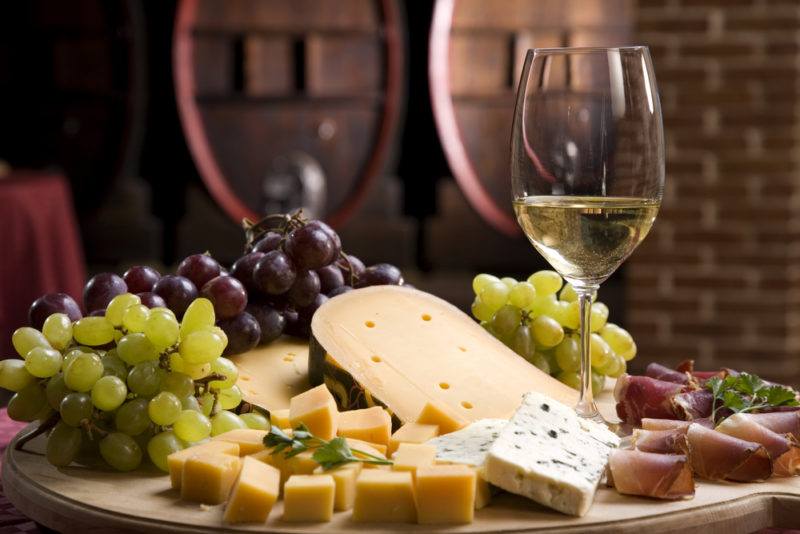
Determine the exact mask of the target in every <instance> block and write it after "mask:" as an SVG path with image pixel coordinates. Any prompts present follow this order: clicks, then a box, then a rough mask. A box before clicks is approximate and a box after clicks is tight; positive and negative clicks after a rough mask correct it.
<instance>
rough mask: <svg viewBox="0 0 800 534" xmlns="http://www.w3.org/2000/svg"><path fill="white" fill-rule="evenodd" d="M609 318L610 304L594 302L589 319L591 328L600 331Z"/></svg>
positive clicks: (593, 330)
mask: <svg viewBox="0 0 800 534" xmlns="http://www.w3.org/2000/svg"><path fill="white" fill-rule="evenodd" d="M607 320H608V306H606V305H605V304H603V303H602V302H595V303H594V304H592V315H591V318H590V319H589V328H590V329H591V331H592V332H598V331H600V330H601V329H602V328H603V327H604V326H605V325H606V321H607Z"/></svg>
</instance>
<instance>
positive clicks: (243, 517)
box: [223, 456, 281, 523]
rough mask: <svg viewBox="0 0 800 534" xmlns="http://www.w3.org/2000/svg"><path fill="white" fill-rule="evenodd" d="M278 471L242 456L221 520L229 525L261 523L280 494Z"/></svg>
mask: <svg viewBox="0 0 800 534" xmlns="http://www.w3.org/2000/svg"><path fill="white" fill-rule="evenodd" d="M280 479H281V474H280V471H278V470H277V469H275V468H274V467H272V466H271V465H267V464H265V463H263V462H259V461H258V460H256V459H254V458H252V457H250V456H245V457H244V458H242V470H241V471H240V473H239V478H238V479H237V480H236V483H235V484H234V485H233V490H232V491H231V495H230V498H229V499H228V504H227V505H226V506H225V514H224V515H223V519H224V520H225V521H227V522H228V523H263V522H264V521H266V520H267V517H268V516H269V513H270V511H271V510H272V506H273V505H274V504H275V501H277V500H278V495H279V494H280Z"/></svg>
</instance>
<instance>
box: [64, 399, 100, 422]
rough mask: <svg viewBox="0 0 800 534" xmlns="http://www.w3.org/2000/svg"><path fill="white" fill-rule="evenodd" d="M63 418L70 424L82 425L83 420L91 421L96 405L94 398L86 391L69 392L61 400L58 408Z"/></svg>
mask: <svg viewBox="0 0 800 534" xmlns="http://www.w3.org/2000/svg"><path fill="white" fill-rule="evenodd" d="M58 411H59V413H60V414H61V420H62V421H64V423H66V424H68V425H69V426H80V425H81V423H82V422H83V421H91V420H92V414H93V413H94V407H93V406H92V398H91V397H90V396H89V395H88V394H86V393H69V394H67V395H65V396H64V398H63V399H62V400H61V405H60V406H59V408H58Z"/></svg>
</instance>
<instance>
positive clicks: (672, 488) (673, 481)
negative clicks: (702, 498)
mask: <svg viewBox="0 0 800 534" xmlns="http://www.w3.org/2000/svg"><path fill="white" fill-rule="evenodd" d="M608 465H609V470H610V472H611V476H610V480H611V481H613V485H614V487H615V488H616V490H617V491H618V492H620V493H622V494H625V495H641V496H643V497H653V498H656V499H682V498H685V497H692V496H694V479H693V478H692V471H691V469H690V467H689V462H688V461H687V459H686V456H683V455H678V454H655V453H651V452H642V451H637V450H623V449H616V450H614V451H612V453H611V456H610V457H609V459H608Z"/></svg>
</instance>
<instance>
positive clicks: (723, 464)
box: [686, 424, 772, 482]
mask: <svg viewBox="0 0 800 534" xmlns="http://www.w3.org/2000/svg"><path fill="white" fill-rule="evenodd" d="M686 438H687V444H688V453H689V460H690V462H691V465H692V471H694V473H695V474H696V475H697V476H699V477H701V478H706V479H709V480H734V481H737V482H755V481H757V480H766V479H767V478H769V477H770V475H771V474H772V459H771V458H770V455H769V453H768V452H767V449H766V448H765V447H764V446H763V445H761V444H760V443H755V442H752V441H746V440H743V439H739V438H735V437H733V436H728V435H727V434H723V433H722V432H717V431H715V430H711V429H709V428H706V427H704V426H702V425H698V424H692V425H690V426H689V429H688V430H687V432H686Z"/></svg>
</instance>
